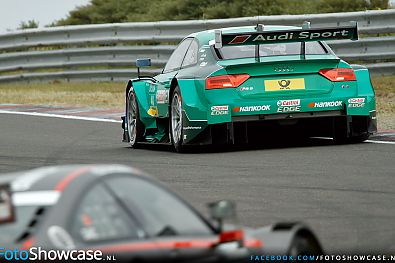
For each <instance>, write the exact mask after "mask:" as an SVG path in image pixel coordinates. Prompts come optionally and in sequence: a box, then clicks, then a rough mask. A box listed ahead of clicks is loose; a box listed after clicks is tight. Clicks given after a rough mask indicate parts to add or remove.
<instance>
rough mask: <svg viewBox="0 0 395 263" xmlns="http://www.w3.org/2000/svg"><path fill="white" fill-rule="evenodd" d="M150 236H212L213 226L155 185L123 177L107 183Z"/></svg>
mask: <svg viewBox="0 0 395 263" xmlns="http://www.w3.org/2000/svg"><path fill="white" fill-rule="evenodd" d="M107 184H108V185H109V186H110V187H111V189H112V191H113V192H114V193H115V194H116V195H117V196H118V198H119V199H120V200H122V202H124V203H125V205H126V206H127V207H128V208H129V209H130V211H131V212H132V213H133V214H134V215H135V216H136V218H137V219H138V220H139V221H140V223H141V224H142V225H143V227H144V230H145V231H146V232H147V234H148V235H149V236H169V235H212V234H213V231H212V229H211V228H210V226H209V225H208V224H207V223H206V222H205V221H204V220H203V219H202V218H201V217H199V215H198V214H197V213H195V212H194V211H193V210H192V209H191V208H189V207H188V206H187V205H186V204H184V203H183V202H182V201H181V200H179V199H178V198H176V197H175V196H174V195H172V194H170V193H169V192H168V191H166V190H164V189H162V188H160V187H158V186H156V185H155V184H153V183H151V182H149V181H146V180H143V179H140V178H129V177H127V178H126V177H125V178H124V177H120V178H113V179H111V180H108V181H107Z"/></svg>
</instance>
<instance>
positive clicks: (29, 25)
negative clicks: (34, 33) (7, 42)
mask: <svg viewBox="0 0 395 263" xmlns="http://www.w3.org/2000/svg"><path fill="white" fill-rule="evenodd" d="M38 24H39V23H38V22H36V21H35V20H29V21H27V22H25V21H22V22H21V23H19V27H18V29H27V28H38Z"/></svg>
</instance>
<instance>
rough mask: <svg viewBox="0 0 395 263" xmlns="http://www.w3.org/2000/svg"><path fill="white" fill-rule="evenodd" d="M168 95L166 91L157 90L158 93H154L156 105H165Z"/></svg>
mask: <svg viewBox="0 0 395 263" xmlns="http://www.w3.org/2000/svg"><path fill="white" fill-rule="evenodd" d="M168 95H169V91H168V90H158V92H156V103H158V104H165V103H167V102H168Z"/></svg>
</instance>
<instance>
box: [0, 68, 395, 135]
mask: <svg viewBox="0 0 395 263" xmlns="http://www.w3.org/2000/svg"><path fill="white" fill-rule="evenodd" d="M372 83H373V86H374V87H375V91H376V96H377V111H378V122H379V129H381V130H394V129H395V76H377V77H373V78H372ZM124 90H125V83H120V82H111V83H110V82H100V83H85V82H82V83H65V82H54V83H32V84H2V85H0V104H1V103H15V104H33V105H54V106H79V107H97V108H109V109H122V108H123V106H124Z"/></svg>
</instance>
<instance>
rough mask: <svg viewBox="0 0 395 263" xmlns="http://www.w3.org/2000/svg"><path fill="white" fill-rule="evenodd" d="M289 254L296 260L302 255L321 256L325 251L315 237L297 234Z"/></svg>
mask: <svg viewBox="0 0 395 263" xmlns="http://www.w3.org/2000/svg"><path fill="white" fill-rule="evenodd" d="M288 254H289V255H290V256H293V257H294V258H296V257H297V256H301V255H321V254H323V251H322V249H321V246H320V245H319V243H318V241H317V240H316V239H315V237H314V236H312V235H310V234H309V235H300V234H297V235H296V236H295V237H294V239H293V240H292V243H291V246H290V249H289V252H288Z"/></svg>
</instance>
